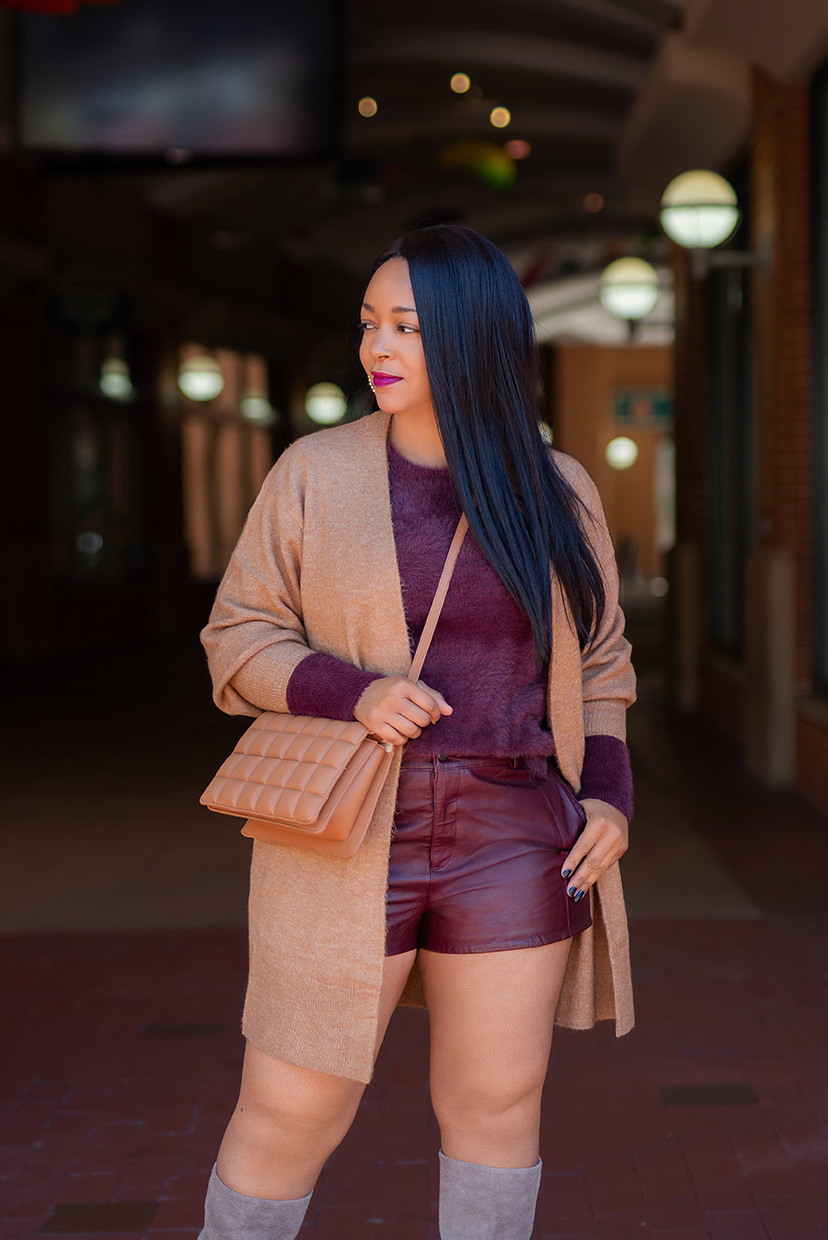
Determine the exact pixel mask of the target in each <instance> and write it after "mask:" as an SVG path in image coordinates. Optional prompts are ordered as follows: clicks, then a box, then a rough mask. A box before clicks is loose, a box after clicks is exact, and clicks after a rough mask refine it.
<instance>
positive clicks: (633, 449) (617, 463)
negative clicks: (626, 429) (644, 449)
mask: <svg viewBox="0 0 828 1240" xmlns="http://www.w3.org/2000/svg"><path fill="white" fill-rule="evenodd" d="M604 456H605V457H606V459H607V464H608V465H610V466H612V468H613V469H629V468H630V466H631V465H634V464H635V463H636V461H637V460H638V444H637V443H636V442H635V440H634V439H629V438H628V437H627V436H626V435H618V436H616V438H615V439H611V440H610V441H609V443H608V444H607V446H606V448H605V449H604Z"/></svg>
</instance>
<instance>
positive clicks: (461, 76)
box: [450, 73, 471, 95]
mask: <svg viewBox="0 0 828 1240" xmlns="http://www.w3.org/2000/svg"><path fill="white" fill-rule="evenodd" d="M450 85H451V89H452V90H453V91H454V93H455V95H465V93H466V91H467V90H468V89H469V87H470V86H471V78H470V77H469V75H468V73H452V75H451V83H450Z"/></svg>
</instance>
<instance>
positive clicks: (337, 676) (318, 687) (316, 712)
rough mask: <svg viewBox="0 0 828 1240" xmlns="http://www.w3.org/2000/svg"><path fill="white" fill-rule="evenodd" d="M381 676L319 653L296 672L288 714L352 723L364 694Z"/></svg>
mask: <svg viewBox="0 0 828 1240" xmlns="http://www.w3.org/2000/svg"><path fill="white" fill-rule="evenodd" d="M381 675H382V674H381V673H380V672H365V671H363V670H362V668H361V667H354V665H353V664H352V663H346V662H345V661H344V660H343V659H337V658H336V657H335V656H334V655H332V654H325V653H324V652H323V651H317V652H316V653H315V654H312V655H309V656H308V658H307V659H303V660H302V662H301V663H300V664H298V666H297V667H295V668H294V669H293V672H292V673H291V677H290V680H289V681H288V686H287V704H288V710H289V711H290V713H291V714H292V715H310V716H312V717H314V716H315V717H319V718H321V719H345V720H348V721H349V722H350V720H352V719H353V717H354V707H355V706H356V704H357V702H358V701H359V698H360V697H361V695H362V692H363V690H364V689H365V688H367V686H368V685H370V683H371V681H372V680H379V679H381Z"/></svg>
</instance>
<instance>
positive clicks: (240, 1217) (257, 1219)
mask: <svg viewBox="0 0 828 1240" xmlns="http://www.w3.org/2000/svg"><path fill="white" fill-rule="evenodd" d="M311 1196H312V1194H311V1193H308V1195H307V1197H299V1198H297V1200H296V1201H269V1200H267V1199H266V1198H264V1197H245V1196H243V1194H242V1193H236V1192H234V1191H233V1189H232V1188H228V1187H227V1185H226V1184H225V1183H224V1182H223V1181H222V1180H220V1179H219V1177H218V1172H217V1171H216V1169H215V1167H213V1173H212V1175H211V1176H210V1183H209V1184H208V1185H207V1198H206V1200H205V1202H204V1229H203V1230H202V1231H201V1232H199V1236H198V1240H296V1237H297V1236H298V1234H299V1228H300V1227H301V1226H302V1222H303V1221H304V1218H305V1214H306V1212H307V1209H308V1206H309V1205H310V1199H311Z"/></svg>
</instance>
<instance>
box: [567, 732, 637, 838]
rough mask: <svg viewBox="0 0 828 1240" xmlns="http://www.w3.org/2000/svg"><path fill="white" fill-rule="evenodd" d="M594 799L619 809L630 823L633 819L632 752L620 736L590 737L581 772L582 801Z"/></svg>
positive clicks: (580, 792)
mask: <svg viewBox="0 0 828 1240" xmlns="http://www.w3.org/2000/svg"><path fill="white" fill-rule="evenodd" d="M588 797H594V798H595V799H596V800H597V801H606V802H607V804H609V805H614V806H615V808H616V809H619V810H620V811H621V813H622V814H623V815H624V817H625V818H626V819H627V821H628V822H629V821H630V820H631V818H632V815H633V782H632V770H631V768H630V751H629V749H628V748H627V746H626V745H625V744H624V742H623V741H622V740H619V739H618V737H617V736H588V737H587V738H586V745H585V750H584V766H583V771H582V772H581V789H580V791H579V793H578V799H579V800H580V801H584V800H586V799H587V798H588Z"/></svg>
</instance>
